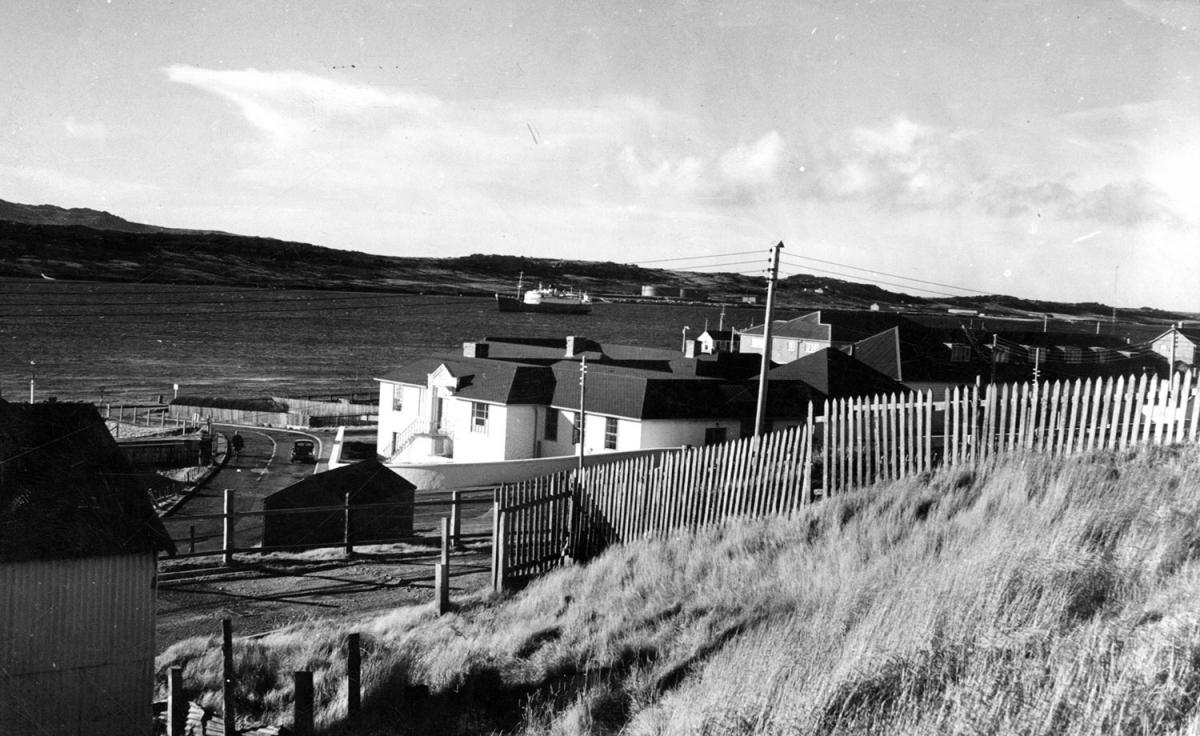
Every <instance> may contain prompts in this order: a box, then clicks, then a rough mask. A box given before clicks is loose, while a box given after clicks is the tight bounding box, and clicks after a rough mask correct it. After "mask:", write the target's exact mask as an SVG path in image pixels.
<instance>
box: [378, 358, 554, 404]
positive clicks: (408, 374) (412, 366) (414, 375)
mask: <svg viewBox="0 0 1200 736" xmlns="http://www.w3.org/2000/svg"><path fill="white" fill-rule="evenodd" d="M442 366H445V367H446V369H447V370H449V371H450V373H451V375H453V376H454V377H455V378H457V379H458V389H457V390H456V391H455V392H454V395H455V396H457V397H459V398H463V399H469V400H472V401H487V402H492V403H496V404H545V403H547V401H548V400H549V398H550V396H551V394H552V392H553V385H554V375H553V373H552V372H551V371H550V369H549V368H548V367H547V366H544V365H532V364H526V363H518V362H513V361H507V360H494V359H492V358H462V357H459V358H419V359H417V360H414V361H411V362H409V363H405V364H404V365H402V366H400V367H399V368H397V369H396V370H394V371H391V372H389V373H387V374H385V375H384V376H382V377H381V378H380V379H379V380H381V381H390V382H394V383H406V384H410V385H417V386H424V385H426V383H427V381H428V377H429V374H430V373H433V372H435V371H436V370H438V369H439V368H440V367H442Z"/></svg>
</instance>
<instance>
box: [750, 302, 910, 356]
mask: <svg viewBox="0 0 1200 736" xmlns="http://www.w3.org/2000/svg"><path fill="white" fill-rule="evenodd" d="M902 319H903V317H902V315H900V314H898V313H895V312H873V311H858V310H847V309H821V310H818V311H815V312H809V313H808V314H804V315H801V316H799V317H796V318H795V319H790V320H775V321H773V322H772V323H771V361H772V362H775V363H790V362H791V361H793V360H797V359H798V358H801V357H803V356H805V355H810V354H812V353H815V352H817V351H818V350H821V349H823V348H835V349H844V348H847V347H849V346H850V345H852V344H854V343H855V342H857V341H858V340H862V339H863V338H866V337H869V336H871V335H874V334H877V333H879V332H881V331H883V330H886V329H888V328H889V327H894V326H896V325H897V324H899V323H900V321H901V320H902ZM736 332H737V334H736V336H735V337H736V344H737V345H736V347H737V350H738V352H742V353H756V354H758V355H762V352H763V325H755V326H753V327H749V328H747V329H745V330H739V331H736Z"/></svg>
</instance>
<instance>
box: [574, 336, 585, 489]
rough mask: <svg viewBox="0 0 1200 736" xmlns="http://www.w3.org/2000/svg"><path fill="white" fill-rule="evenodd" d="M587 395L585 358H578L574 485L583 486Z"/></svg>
mask: <svg viewBox="0 0 1200 736" xmlns="http://www.w3.org/2000/svg"><path fill="white" fill-rule="evenodd" d="M586 395H587V356H586V355H581V356H579V419H578V422H579V464H578V472H576V474H575V477H576V479H577V480H576V484H578V485H582V484H583V399H584V397H585V396H586Z"/></svg>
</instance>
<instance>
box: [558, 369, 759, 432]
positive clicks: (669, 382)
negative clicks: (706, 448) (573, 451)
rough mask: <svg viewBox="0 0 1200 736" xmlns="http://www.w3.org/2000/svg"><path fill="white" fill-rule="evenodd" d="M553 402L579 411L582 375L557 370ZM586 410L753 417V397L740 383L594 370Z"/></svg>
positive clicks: (636, 414)
mask: <svg viewBox="0 0 1200 736" xmlns="http://www.w3.org/2000/svg"><path fill="white" fill-rule="evenodd" d="M555 375H556V377H557V378H558V380H557V381H556V386H555V391H554V398H553V399H552V400H551V402H550V404H551V405H552V406H555V407H558V408H560V409H567V410H573V409H578V408H579V380H578V376H579V371H578V368H577V367H576V366H572V365H568V364H560V365H559V366H556V367H555ZM584 401H585V406H584V408H585V409H586V410H587V411H588V412H595V413H597V414H607V415H610V416H617V417H627V418H630V419H702V418H703V419H707V418H721V417H742V416H753V414H754V397H753V395H752V394H750V393H748V392H747V390H746V388H745V386H744V385H742V384H740V383H730V382H727V381H722V380H720V379H715V378H691V377H672V376H664V375H662V374H657V373H654V372H650V371H635V370H627V369H623V370H602V369H599V368H597V369H592V368H591V367H589V369H588V373H587V390H586V396H585V400H584Z"/></svg>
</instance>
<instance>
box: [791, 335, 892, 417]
mask: <svg viewBox="0 0 1200 736" xmlns="http://www.w3.org/2000/svg"><path fill="white" fill-rule="evenodd" d="M907 391H908V388H906V387H905V386H904V385H903V384H902V383H900V382H899V381H896V380H893V379H892V378H890V377H888V376H887V375H885V374H883V373H881V372H880V371H877V370H875V369H874V368H872V367H871V366H869V365H867V364H865V363H863V362H862V361H860V360H857V359H855V358H852V357H850V356H849V355H848V354H846V353H844V352H842V351H840V350H831V349H830V348H822V349H821V350H818V351H817V352H815V353H812V354H810V355H806V356H804V357H803V358H800V359H799V360H794V361H792V362H791V363H784V364H783V365H780V366H776V367H774V368H772V369H771V370H770V371H768V372H767V407H768V411H769V413H770V414H771V415H773V416H774V417H776V419H775V420H774V421H773V422H772V423H773V425H775V426H777V427H778V426H784V427H786V426H792V425H796V424H799V423H800V421H801V420H803V419H804V418H805V417H806V416H807V414H808V406H809V404H810V403H811V404H812V406H813V409H814V411H815V412H817V413H820V412H821V411H822V410H823V407H824V402H825V400H826V399H844V398H849V397H854V396H879V395H894V394H901V393H906V392H907Z"/></svg>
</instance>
